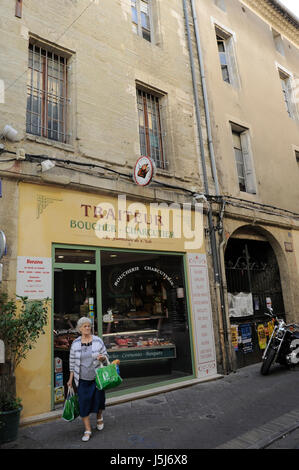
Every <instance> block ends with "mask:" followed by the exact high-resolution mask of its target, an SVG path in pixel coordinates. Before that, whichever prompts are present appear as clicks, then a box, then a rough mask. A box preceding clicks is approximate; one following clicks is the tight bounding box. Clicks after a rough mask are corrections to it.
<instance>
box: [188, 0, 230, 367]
mask: <svg viewBox="0 0 299 470" xmlns="http://www.w3.org/2000/svg"><path fill="white" fill-rule="evenodd" d="M191 6H192V13H193V23H194V28H195V34H196V46H197V53H198V57H199V65H200V73H201V80H202V85H203V96H204V106H205V113H206V122H207V131H208V141H209V150H210V155H211V166H212V172H213V178H214V183H215V191H216V194H217V195H219V184H218V178H217V172H216V164H215V156H214V148H213V140H212V132H211V125H210V114H209V107H208V100H207V90H206V83H205V77H204V72H203V60H202V55H201V50H200V43H199V34H198V28H197V20H196V23H195V18H196V16H195V17H194V14H195V8H194V3H193V0H191ZM183 9H184V15H185V26H186V31H187V40H188V48H189V58H190V65H191V74H192V83H193V93H194V101H195V110H196V118H197V130H198V136H199V146H200V155H201V168H202V172H203V182H204V188H205V194H206V195H207V196H208V195H209V184H208V176H207V169H206V159H205V150H204V144H203V134H202V128H201V116H200V107H199V97H198V90H197V81H196V74H195V65H194V59H193V48H192V41H191V33H190V27H189V15H188V10H187V3H186V0H183ZM198 164H199V167H200V163H199V162H198ZM208 224H209V235H210V243H211V251H212V259H213V270H214V281H215V290H216V292H215V293H216V299H217V312H218V322H219V325H220V328H219V333H220V344H221V349H222V356H223V357H225V360H224V361H223V367H224V370H226V371H227V372H230V371H231V366H230V362H231V361H230V355H229V352H228V335H227V323H226V315H225V303H224V302H225V299H224V294H223V289H222V276H221V272H220V261H219V252H218V248H217V242H216V234H215V227H214V223H213V216H212V208H211V205H210V204H208ZM219 305H220V308H221V312H219Z"/></svg>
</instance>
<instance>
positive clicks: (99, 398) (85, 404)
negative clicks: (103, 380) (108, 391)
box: [78, 379, 105, 418]
mask: <svg viewBox="0 0 299 470" xmlns="http://www.w3.org/2000/svg"><path fill="white" fill-rule="evenodd" d="M78 398H79V408H80V416H81V417H82V418H85V417H86V416H88V415H90V413H98V411H99V410H104V409H105V392H104V390H99V389H98V388H97V387H96V383H95V381H94V380H82V379H80V380H79V387H78Z"/></svg>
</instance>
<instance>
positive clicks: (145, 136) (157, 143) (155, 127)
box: [137, 89, 167, 169]
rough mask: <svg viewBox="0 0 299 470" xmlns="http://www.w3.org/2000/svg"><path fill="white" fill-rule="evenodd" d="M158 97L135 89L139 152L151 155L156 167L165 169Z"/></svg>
mask: <svg viewBox="0 0 299 470" xmlns="http://www.w3.org/2000/svg"><path fill="white" fill-rule="evenodd" d="M159 100H160V99H159V98H158V97H157V96H155V95H153V94H151V93H148V92H145V91H143V90H140V89H137V105H138V120H139V140H140V153H141V155H147V156H148V157H151V158H152V159H153V160H154V162H155V163H156V166H157V168H162V169H166V168H167V163H166V161H165V158H164V152H163V140H162V125H161V113H160V102H159Z"/></svg>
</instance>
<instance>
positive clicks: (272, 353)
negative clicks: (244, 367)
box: [261, 348, 276, 375]
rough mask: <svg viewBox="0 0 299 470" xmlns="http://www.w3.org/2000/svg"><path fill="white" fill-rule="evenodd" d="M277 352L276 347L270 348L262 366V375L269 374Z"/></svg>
mask: <svg viewBox="0 0 299 470" xmlns="http://www.w3.org/2000/svg"><path fill="white" fill-rule="evenodd" d="M275 353H276V351H275V349H273V348H269V351H268V354H267V357H265V359H264V360H263V363H262V367H261V374H262V375H267V374H268V373H269V370H270V367H271V364H272V362H273V360H274V357H275Z"/></svg>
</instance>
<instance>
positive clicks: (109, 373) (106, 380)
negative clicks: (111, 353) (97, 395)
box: [95, 364, 122, 390]
mask: <svg viewBox="0 0 299 470" xmlns="http://www.w3.org/2000/svg"><path fill="white" fill-rule="evenodd" d="M95 380H96V386H97V388H98V389H99V390H108V389H109V388H114V387H117V386H118V385H120V384H121V383H122V378H121V377H120V375H118V373H117V369H116V364H108V365H107V366H103V365H101V367H99V368H98V369H96V379H95Z"/></svg>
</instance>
